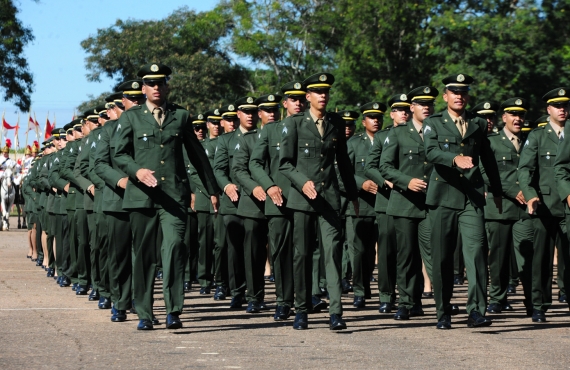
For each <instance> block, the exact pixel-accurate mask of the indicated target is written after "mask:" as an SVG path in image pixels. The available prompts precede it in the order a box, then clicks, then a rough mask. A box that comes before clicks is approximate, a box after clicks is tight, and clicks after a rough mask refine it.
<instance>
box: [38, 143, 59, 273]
mask: <svg viewBox="0 0 570 370" xmlns="http://www.w3.org/2000/svg"><path fill="white" fill-rule="evenodd" d="M50 145H54V144H53V143H50ZM53 157H54V154H53V153H51V154H48V155H46V156H45V157H44V160H43V166H42V169H41V171H40V176H39V181H40V183H41V187H42V192H43V194H44V198H43V204H42V213H43V222H44V224H45V227H44V228H43V229H44V231H45V233H46V235H47V238H46V249H47V253H48V261H49V264H48V268H49V270H48V276H50V275H51V276H54V273H55V256H54V248H53V241H54V230H55V220H54V218H53V200H54V192H53V189H52V187H51V185H50V183H49V180H48V177H49V171H50V169H51V166H52V164H53Z"/></svg>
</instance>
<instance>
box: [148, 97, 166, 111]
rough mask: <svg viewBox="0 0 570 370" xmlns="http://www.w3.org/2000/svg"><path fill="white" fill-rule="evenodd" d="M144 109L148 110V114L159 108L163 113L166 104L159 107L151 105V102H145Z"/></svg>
mask: <svg viewBox="0 0 570 370" xmlns="http://www.w3.org/2000/svg"><path fill="white" fill-rule="evenodd" d="M145 104H146V107H147V108H148V110H149V111H150V113H152V111H154V108H161V109H162V112H163V113H164V112H165V111H166V102H164V103H163V104H162V105H161V106H160V107H159V106H158V105H156V104H153V103H151V102H149V101H148V99H147V101H146V102H145Z"/></svg>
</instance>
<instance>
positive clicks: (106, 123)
mask: <svg viewBox="0 0 570 370" xmlns="http://www.w3.org/2000/svg"><path fill="white" fill-rule="evenodd" d="M170 74H171V70H170V68H169V67H167V66H165V65H162V64H159V63H150V64H147V65H145V66H143V67H142V68H141V69H140V71H139V73H138V76H139V77H140V79H137V80H131V81H126V82H124V83H123V84H121V85H120V86H119V87H118V88H117V91H116V92H115V93H113V94H111V95H110V96H108V97H107V99H106V101H107V103H106V104H105V105H101V106H98V107H95V108H92V109H89V110H88V111H86V112H85V113H84V115H83V117H80V118H77V119H75V120H73V121H72V122H70V123H68V124H67V125H65V126H64V127H63V128H62V129H56V130H54V131H53V136H52V137H51V138H50V139H49V140H47V141H46V142H44V143H43V148H42V149H41V153H40V154H38V155H37V156H36V157H35V159H34V161H33V165H32V167H31V169H30V171H29V173H28V175H27V176H26V178H25V180H24V182H23V194H24V197H25V198H26V202H25V204H26V213H27V214H28V227H29V229H30V234H29V235H30V244H31V245H32V246H33V250H34V252H33V256H34V257H35V255H36V252H35V250H36V249H37V265H38V266H44V268H45V269H46V270H47V271H48V272H47V274H48V276H50V277H55V276H57V277H58V278H57V281H58V284H59V285H60V286H61V287H67V286H70V285H72V289H73V290H74V291H75V294H77V295H87V294H88V293H89V289H91V292H90V293H89V300H93V301H98V306H99V308H101V309H111V314H112V315H111V320H112V321H113V322H122V321H125V320H126V318H127V311H129V310H130V312H136V314H137V315H138V317H139V324H138V326H137V329H139V330H150V329H153V326H154V325H157V324H158V320H157V319H156V317H155V316H154V315H153V307H152V306H153V301H154V299H153V291H154V284H155V281H156V279H157V278H158V279H162V280H163V284H162V289H163V292H164V300H165V305H166V312H167V318H166V327H167V328H169V329H178V328H181V327H182V323H181V321H180V317H179V316H180V314H181V313H182V310H183V304H184V293H185V292H188V291H189V290H190V289H191V284H192V281H194V280H196V281H197V282H198V284H199V285H200V294H202V295H208V294H210V293H211V289H212V288H213V287H215V293H214V294H213V299H214V300H224V299H226V298H228V297H231V302H230V304H229V307H230V308H232V309H240V308H242V307H243V305H244V304H245V303H247V308H246V312H247V313H257V312H261V311H263V310H267V309H268V307H267V305H266V303H265V276H264V271H265V266H266V261H267V260H269V261H270V263H271V270H272V279H274V282H275V293H276V302H277V305H276V308H275V314H274V320H275V321H282V320H287V319H288V318H289V317H290V316H291V315H292V314H293V308H294V314H295V319H294V322H293V328H294V329H306V328H308V325H309V320H308V314H310V313H313V312H318V311H321V310H323V309H326V308H327V306H328V308H329V313H330V329H331V330H340V329H345V328H346V323H345V321H344V319H343V307H342V302H341V296H342V294H343V293H346V292H348V291H354V301H353V305H354V307H356V308H362V307H364V306H365V304H366V300H367V299H370V298H371V295H372V293H371V284H370V282H371V280H373V279H371V277H372V271H373V270H374V260H375V258H377V260H378V290H379V301H380V302H379V303H380V306H379V312H381V313H391V312H392V311H393V310H396V309H397V310H396V312H395V314H394V319H396V320H408V319H410V318H411V317H414V316H422V315H424V311H423V309H422V296H425V295H426V294H425V292H424V285H429V284H426V283H428V281H430V282H431V283H432V284H433V292H434V298H435V302H436V308H437V319H438V323H437V328H439V329H449V328H451V315H455V314H457V313H458V311H459V309H458V307H457V306H456V305H452V304H451V299H452V294H453V284H454V254H455V252H456V249H457V246H458V245H459V246H462V253H463V260H464V263H465V270H466V273H467V280H468V281H469V287H468V300H467V307H466V308H467V313H468V326H469V327H484V326H488V325H490V324H491V323H492V321H491V320H490V319H489V318H488V317H486V313H487V312H491V313H500V312H502V311H505V310H512V307H511V306H510V304H509V303H508V301H507V289H508V287H509V270H510V267H511V254H512V251H514V256H515V257H516V264H515V265H516V268H515V270H516V272H517V273H518V276H519V277H520V279H521V282H522V285H523V290H524V295H525V300H524V304H525V307H526V309H527V314H528V315H529V316H531V317H532V321H534V322H544V321H546V317H545V312H546V311H547V310H548V308H549V307H550V305H551V303H552V295H551V289H552V287H551V274H552V268H553V253H554V252H553V251H554V246H556V247H557V248H558V251H559V254H558V261H559V266H563V265H564V264H566V263H568V261H567V259H568V255H569V253H568V238H567V236H566V229H565V214H569V213H570V212H569V211H568V207H566V203H568V204H570V197H569V195H570V186H569V185H567V184H568V182H570V158H568V157H570V150H567V151H566V152H565V153H564V152H559V151H558V150H557V148H558V145H559V143H563V144H561V147H562V148H563V147H564V143H565V142H564V141H563V138H564V127H565V125H564V124H565V121H566V119H567V118H568V109H569V108H568V106H569V103H568V102H569V101H570V94H568V92H567V90H566V89H565V88H558V89H555V90H552V91H550V92H548V93H547V94H546V95H545V96H544V98H543V99H544V101H545V103H546V105H547V111H548V113H549V115H548V116H547V117H544V118H543V119H541V120H540V121H541V122H535V123H537V124H539V123H540V124H539V125H538V127H537V128H535V129H534V130H532V131H531V125H529V123H528V121H525V113H526V111H527V110H528V102H527V101H526V100H525V99H523V98H519V97H513V98H511V99H508V100H506V101H505V102H503V103H502V104H500V106H499V105H498V104H495V103H492V102H485V103H482V104H481V105H480V106H479V107H476V108H475V110H474V111H473V112H470V111H468V110H467V109H466V107H467V104H468V103H469V89H470V85H471V84H472V83H473V78H472V77H470V76H468V75H465V74H459V75H453V76H450V77H447V78H445V79H444V80H443V84H444V90H443V99H444V101H445V102H446V104H447V109H446V110H444V111H443V112H440V113H435V114H434V100H435V99H436V97H437V96H438V95H439V91H438V89H436V88H435V87H432V86H420V87H418V88H415V89H413V90H412V91H410V92H409V93H407V94H404V93H401V94H395V95H394V96H393V97H392V98H391V99H390V101H389V102H388V105H389V107H388V106H386V105H385V104H383V103H381V102H376V101H373V102H369V103H366V104H363V105H362V106H361V107H360V113H359V112H355V111H342V112H338V113H333V112H329V111H327V104H328V101H329V92H330V89H331V88H332V85H333V84H334V82H335V78H334V76H333V75H331V74H329V73H317V74H315V75H312V76H310V77H308V78H307V79H305V80H304V81H291V82H289V83H287V84H286V85H284V86H283V87H282V89H281V94H267V95H263V96H261V97H258V98H255V97H251V96H248V97H243V98H240V99H238V100H236V101H235V102H234V103H233V104H227V105H224V106H223V107H221V108H217V109H212V110H210V111H208V112H206V113H204V114H198V115H196V116H194V117H193V118H192V117H191V116H190V115H189V113H188V111H186V110H184V109H183V108H181V107H180V106H177V105H175V104H171V103H168V102H167V100H166V96H167V94H168V88H169V87H168V77H169V75H170ZM281 108H283V109H285V112H286V117H285V118H283V119H282V120H278V118H279V113H280V109H281ZM388 109H389V110H390V117H391V118H392V120H393V122H394V124H393V125H392V126H390V127H388V128H386V129H383V130H382V125H383V117H384V114H385V112H386V111H387V110H388ZM498 112H501V113H502V116H501V118H502V121H503V123H504V127H503V128H502V129H501V130H495V131H493V130H491V129H492V126H493V125H490V124H489V122H493V120H494V119H496V114H497V113H498ZM360 115H362V125H363V127H364V129H365V131H364V132H363V133H360V134H356V135H354V127H355V122H356V120H357V119H358V118H359V117H360ZM542 121H543V122H542ZM523 143H524V144H523ZM557 153H558V155H557ZM556 161H558V162H557V163H558V164H559V168H558V171H557V172H556V178H557V182H554V181H553V180H554V178H555V162H556ZM556 184H558V188H557V186H556ZM559 194H560V195H559ZM35 246H37V247H35ZM376 246H377V255H376ZM35 259H36V258H34V260H35ZM559 270H560V271H559V277H560V283H564V284H560V285H561V286H562V285H563V286H568V282H567V281H566V279H567V276H566V275H567V274H565V273H564V270H563V269H559ZM488 271H489V272H490V288H489V296H488V295H487V285H488V280H489V276H488V275H489V274H488ZM462 273H463V272H462V271H461V274H462ZM350 276H352V285H350V283H349V282H348V280H349V278H350ZM396 286H397V290H398V293H399V299H398V301H397V303H396ZM428 290H429V289H428ZM429 294H430V292H427V295H429ZM325 297H326V298H328V302H326V301H325V300H324V299H323V298H325Z"/></svg>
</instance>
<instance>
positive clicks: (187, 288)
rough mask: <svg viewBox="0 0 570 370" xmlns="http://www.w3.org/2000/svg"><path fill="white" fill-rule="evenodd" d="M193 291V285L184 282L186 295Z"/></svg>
mask: <svg viewBox="0 0 570 370" xmlns="http://www.w3.org/2000/svg"><path fill="white" fill-rule="evenodd" d="M191 289H192V283H191V282H189V281H185V282H184V293H188V292H189V291H190V290H191Z"/></svg>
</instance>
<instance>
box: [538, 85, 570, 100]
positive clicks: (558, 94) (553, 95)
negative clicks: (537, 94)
mask: <svg viewBox="0 0 570 370" xmlns="http://www.w3.org/2000/svg"><path fill="white" fill-rule="evenodd" d="M542 100H544V101H545V102H546V104H565V103H567V102H568V101H569V100H570V96H569V95H568V88H566V87H557V88H556V89H554V90H550V91H549V92H547V93H546V94H544V96H543V97H542Z"/></svg>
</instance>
